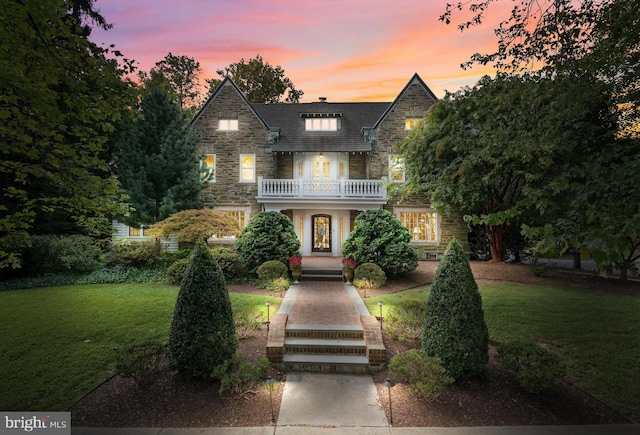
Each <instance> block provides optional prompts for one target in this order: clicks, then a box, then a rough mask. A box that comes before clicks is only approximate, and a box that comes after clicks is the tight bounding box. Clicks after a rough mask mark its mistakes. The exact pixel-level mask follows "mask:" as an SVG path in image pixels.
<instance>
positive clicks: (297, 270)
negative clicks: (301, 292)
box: [289, 257, 302, 284]
mask: <svg viewBox="0 0 640 435" xmlns="http://www.w3.org/2000/svg"><path fill="white" fill-rule="evenodd" d="M289 269H290V270H291V277H292V278H293V283H294V284H298V280H299V279H300V275H301V274H302V258H300V257H291V258H289Z"/></svg>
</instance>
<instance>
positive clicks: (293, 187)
mask: <svg viewBox="0 0 640 435" xmlns="http://www.w3.org/2000/svg"><path fill="white" fill-rule="evenodd" d="M257 200H258V202H260V203H263V204H265V205H266V208H267V209H270V208H273V209H278V208H306V207H310V206H312V205H323V204H324V205H328V204H330V205H331V206H332V207H333V208H341V209H348V208H358V209H363V208H364V209H368V208H380V206H381V205H383V204H386V203H387V188H386V184H385V181H384V180H346V179H340V180H308V179H303V178H300V179H297V180H288V179H269V180H266V179H263V178H262V177H258V197H257ZM268 204H272V205H273V207H269V206H268ZM356 204H358V205H359V206H358V207H354V205H356Z"/></svg>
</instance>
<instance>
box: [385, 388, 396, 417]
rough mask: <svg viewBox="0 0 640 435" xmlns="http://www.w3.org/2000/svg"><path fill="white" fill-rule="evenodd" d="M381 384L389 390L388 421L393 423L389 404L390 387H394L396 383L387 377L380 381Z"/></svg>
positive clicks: (391, 409)
mask: <svg viewBox="0 0 640 435" xmlns="http://www.w3.org/2000/svg"><path fill="white" fill-rule="evenodd" d="M382 385H384V386H385V387H387V390H389V423H391V424H393V408H392V406H391V389H392V388H393V387H395V385H396V383H395V382H393V381H392V380H391V379H387V380H385V381H384V382H383V383H382Z"/></svg>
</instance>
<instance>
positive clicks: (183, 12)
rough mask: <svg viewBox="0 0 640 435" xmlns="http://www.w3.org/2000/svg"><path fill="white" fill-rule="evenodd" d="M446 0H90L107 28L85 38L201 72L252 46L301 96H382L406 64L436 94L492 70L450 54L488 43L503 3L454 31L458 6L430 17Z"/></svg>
mask: <svg viewBox="0 0 640 435" xmlns="http://www.w3.org/2000/svg"><path fill="white" fill-rule="evenodd" d="M447 1H451V0H403V1H397V0H324V1H316V0H97V1H96V3H95V7H96V8H97V9H98V10H99V11H100V13H101V14H102V15H103V16H104V17H105V18H106V19H107V21H108V22H110V23H113V28H112V29H111V30H109V31H106V32H105V31H102V30H100V29H96V30H94V32H93V33H92V39H93V40H94V41H96V42H98V43H103V44H106V45H109V44H115V45H116V49H118V50H120V51H121V52H122V53H123V54H124V55H125V56H126V57H127V58H132V59H135V60H136V61H137V66H138V68H140V69H142V70H145V71H148V70H149V69H151V68H152V67H153V66H154V64H155V63H156V62H157V61H159V60H161V59H163V58H164V56H166V55H167V53H169V52H171V53H173V54H174V55H186V56H189V57H192V58H194V59H195V60H196V61H198V62H200V65H201V67H202V70H203V78H205V77H206V78H209V77H217V74H216V72H215V71H216V70H217V69H222V68H224V67H225V66H227V65H229V64H231V63H233V62H237V61H239V60H240V59H241V58H244V59H246V60H249V59H251V58H254V57H255V56H256V55H257V54H260V55H261V56H262V57H263V58H264V60H265V61H267V62H269V63H270V64H271V65H274V66H275V65H280V66H282V68H283V69H284V71H285V75H286V76H287V77H289V78H290V79H291V81H292V82H293V83H294V85H295V87H296V89H299V90H300V89H301V90H303V91H304V96H303V99H302V100H301V102H311V101H317V100H318V98H319V97H327V99H328V101H333V102H339V101H342V102H344V101H392V100H393V99H394V98H395V97H396V96H397V95H398V93H399V92H400V91H401V90H402V88H403V87H404V86H405V85H406V84H407V82H408V81H409V79H410V78H411V76H412V75H413V74H414V73H418V74H419V75H420V76H421V77H422V79H423V80H424V81H425V82H426V83H427V85H428V86H429V87H430V88H431V90H432V91H433V92H434V93H435V94H436V96H438V97H442V96H444V93H445V92H444V91H445V89H446V90H449V91H456V90H458V89H460V88H461V87H463V86H465V85H473V84H475V82H476V81H477V80H478V79H479V78H480V77H481V76H482V75H484V74H492V69H490V68H488V67H480V66H476V67H474V68H472V69H471V70H467V71H464V70H462V69H461V68H460V64H461V63H463V62H465V61H467V60H468V59H469V57H470V56H471V54H472V53H474V52H477V51H479V52H487V51H490V50H494V49H495V46H496V40H495V36H494V34H493V29H494V27H495V24H496V22H497V21H496V20H498V19H499V18H500V17H504V16H505V12H508V11H506V10H505V9H506V8H509V9H510V8H511V7H512V5H511V4H510V3H511V2H505V3H506V4H502V5H501V4H500V3H498V4H497V5H494V6H492V8H493V9H494V10H491V11H490V15H489V19H488V20H487V22H486V23H485V24H483V25H482V26H481V27H477V28H472V29H469V30H466V31H465V32H463V33H461V32H460V31H459V30H458V29H457V28H456V26H455V23H457V22H459V21H460V19H461V18H462V16H454V21H453V23H452V24H450V25H446V24H444V23H442V22H440V21H439V20H438V17H439V16H440V15H441V14H442V13H443V12H444V10H445V5H446V3H447ZM505 7H506V8H505ZM499 9H501V10H499Z"/></svg>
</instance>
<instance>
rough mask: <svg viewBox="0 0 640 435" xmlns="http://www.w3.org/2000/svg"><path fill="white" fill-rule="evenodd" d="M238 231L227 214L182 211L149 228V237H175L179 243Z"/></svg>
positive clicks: (233, 219) (213, 211)
mask: <svg viewBox="0 0 640 435" xmlns="http://www.w3.org/2000/svg"><path fill="white" fill-rule="evenodd" d="M237 231H238V222H237V221H236V219H235V218H234V217H233V216H231V215H230V214H228V213H225V212H222V211H219V210H212V209H209V208H204V209H201V210H183V211H179V212H177V213H175V214H172V215H171V216H169V217H168V218H166V219H163V220H162V221H160V222H157V223H155V224H153V225H152V226H151V228H149V231H148V233H147V234H149V235H150V236H151V237H157V238H163V239H165V238H168V237H169V236H176V238H177V239H178V241H179V242H195V241H197V240H198V239H203V240H207V239H209V237H211V236H213V235H214V234H218V235H221V236H223V235H225V236H226V235H227V234H229V233H235V232H237Z"/></svg>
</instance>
